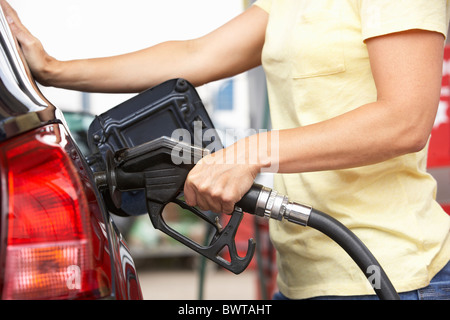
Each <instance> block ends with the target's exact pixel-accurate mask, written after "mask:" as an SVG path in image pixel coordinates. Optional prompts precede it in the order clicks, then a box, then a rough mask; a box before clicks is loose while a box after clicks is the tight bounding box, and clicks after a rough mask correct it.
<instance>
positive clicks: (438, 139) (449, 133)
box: [428, 46, 450, 214]
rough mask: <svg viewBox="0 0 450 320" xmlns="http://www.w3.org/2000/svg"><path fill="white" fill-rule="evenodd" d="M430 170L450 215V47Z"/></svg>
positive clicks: (442, 201)
mask: <svg viewBox="0 0 450 320" xmlns="http://www.w3.org/2000/svg"><path fill="white" fill-rule="evenodd" d="M428 169H429V171H430V173H431V174H432V175H435V177H436V178H437V179H436V180H437V182H438V199H437V200H438V201H439V203H440V204H441V205H442V207H443V208H444V210H445V211H446V212H447V213H449V214H450V181H449V179H450V46H447V47H446V48H445V51H444V64H443V68H442V87H441V99H440V101H439V109H438V113H437V115H436V121H435V123H434V127H433V130H432V132H431V139H430V146H429V151H428Z"/></svg>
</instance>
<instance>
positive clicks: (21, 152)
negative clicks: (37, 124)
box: [1, 125, 102, 299]
mask: <svg viewBox="0 0 450 320" xmlns="http://www.w3.org/2000/svg"><path fill="white" fill-rule="evenodd" d="M61 128H62V127H59V126H58V125H50V126H46V127H45V128H44V129H41V130H39V131H34V132H30V133H28V134H26V135H24V136H20V137H18V138H15V139H13V140H11V141H9V142H7V143H6V144H4V145H3V146H1V150H2V162H3V163H4V165H5V167H6V170H7V174H6V176H7V192H8V194H7V199H8V205H7V208H8V212H7V214H6V218H4V220H3V221H4V222H3V223H5V222H6V224H7V227H3V230H4V231H6V230H7V235H6V250H5V251H6V253H5V255H6V256H5V258H4V259H5V264H4V268H5V270H4V281H3V295H2V298H3V299H77V298H87V297H89V296H92V295H98V292H99V291H102V288H100V286H99V279H98V278H99V277H98V276H96V271H95V263H94V261H93V254H92V241H91V238H92V235H91V228H90V225H89V223H90V219H89V217H90V215H89V210H88V203H87V200H86V196H85V195H84V193H83V187H82V184H81V181H80V178H79V176H78V174H77V171H76V169H75V166H74V165H73V163H72V161H71V159H70V157H69V156H68V154H67V152H66V151H65V150H64V147H65V146H67V143H68V142H67V141H64V139H65V138H64V137H65V136H64V135H61V134H60V132H59V130H60V129H61ZM3 174H4V173H3ZM4 208H5V206H4Z"/></svg>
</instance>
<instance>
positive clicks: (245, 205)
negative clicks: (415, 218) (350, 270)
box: [237, 183, 400, 300]
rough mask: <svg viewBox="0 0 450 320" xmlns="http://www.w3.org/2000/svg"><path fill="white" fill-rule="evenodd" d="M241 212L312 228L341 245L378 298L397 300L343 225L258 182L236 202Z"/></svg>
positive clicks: (377, 267) (380, 271)
mask: <svg viewBox="0 0 450 320" xmlns="http://www.w3.org/2000/svg"><path fill="white" fill-rule="evenodd" d="M237 206H239V207H240V208H241V209H242V210H243V211H244V212H248V213H251V214H255V215H257V216H261V217H266V218H271V219H275V220H279V221H281V220H283V219H285V220H288V221H290V222H292V223H296V224H299V225H302V226H309V227H311V228H313V229H316V230H318V231H320V232H322V233H323V234H325V235H326V236H328V237H329V238H331V239H332V240H334V241H335V242H336V243H337V244H338V245H339V246H341V247H342V248H343V249H344V250H345V251H346V252H347V254H348V255H349V256H350V257H351V258H352V259H353V260H354V261H355V262H356V264H357V265H358V266H359V268H360V269H361V271H362V272H363V273H364V275H365V276H366V278H367V279H368V280H369V282H371V280H374V283H372V287H373V289H374V291H375V293H376V294H377V296H378V297H379V298H380V300H399V299H400V298H399V296H398V294H397V292H396V290H395V288H394V286H393V285H392V283H391V281H390V280H389V278H388V277H387V275H386V273H385V272H384V270H383V268H382V267H381V265H380V264H379V263H378V261H377V260H376V259H375V257H374V256H373V254H372V253H371V252H370V251H369V249H368V248H367V247H366V245H365V244H364V243H363V242H362V241H361V240H360V239H359V238H358V237H357V236H356V235H355V234H354V233H353V232H352V231H350V230H349V229H348V228H347V227H346V226H344V225H343V224H342V223H340V222H339V221H337V220H336V219H334V218H333V217H331V216H330V215H328V214H326V213H323V212H321V211H318V210H316V209H314V208H311V207H308V206H304V205H301V204H298V203H295V202H291V201H289V199H287V197H286V196H283V195H279V194H278V193H277V192H276V191H273V190H271V189H270V188H266V187H264V186H262V185H259V184H256V183H255V184H253V186H252V187H251V188H250V190H249V191H248V192H247V193H246V194H245V195H244V196H243V197H242V199H241V200H240V201H239V202H238V203H237Z"/></svg>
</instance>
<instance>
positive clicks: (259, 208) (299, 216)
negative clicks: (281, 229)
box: [236, 183, 312, 226]
mask: <svg viewBox="0 0 450 320" xmlns="http://www.w3.org/2000/svg"><path fill="white" fill-rule="evenodd" d="M236 206H238V207H239V208H241V209H242V210H243V211H245V212H248V213H251V214H255V215H257V216H259V217H264V218H270V219H275V220H278V221H281V220H283V219H286V220H288V221H290V222H293V223H296V224H299V225H302V226H307V225H308V220H309V216H310V215H311V211H312V207H310V206H306V205H303V204H299V203H296V202H292V201H289V199H288V197H287V196H285V195H281V194H279V193H278V192H277V191H275V190H272V189H270V188H268V187H265V186H262V185H259V184H256V183H255V184H253V186H252V187H251V188H250V190H249V191H248V192H247V193H246V194H245V195H244V196H243V197H242V199H241V200H240V201H239V202H238V203H237V204H236Z"/></svg>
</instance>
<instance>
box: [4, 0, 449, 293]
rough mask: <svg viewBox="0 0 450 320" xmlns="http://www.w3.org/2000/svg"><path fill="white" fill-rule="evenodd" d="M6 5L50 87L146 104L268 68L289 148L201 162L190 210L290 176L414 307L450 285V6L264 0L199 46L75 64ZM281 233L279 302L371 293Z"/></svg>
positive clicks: (325, 251)
mask: <svg viewBox="0 0 450 320" xmlns="http://www.w3.org/2000/svg"><path fill="white" fill-rule="evenodd" d="M1 4H2V7H3V8H4V10H5V12H6V15H7V16H8V21H9V23H10V26H11V29H12V31H13V32H14V34H15V35H16V37H17V38H18V41H19V42H20V44H21V46H22V48H23V51H24V54H25V57H26V59H27V61H28V63H29V65H30V68H31V70H32V72H33V74H34V76H35V77H36V79H37V80H38V81H39V82H41V83H42V84H44V85H49V86H57V87H63V88H68V89H75V90H82V91H98V92H138V91H141V90H143V89H146V88H148V87H151V86H153V85H155V84H157V83H160V82H162V81H164V80H167V79H169V78H176V77H182V78H185V79H187V80H189V81H190V82H192V83H193V84H194V85H201V84H204V83H207V82H210V81H213V80H217V79H221V78H225V77H229V76H232V75H235V74H238V73H241V72H243V71H246V70H249V69H251V68H253V67H255V66H258V65H260V64H262V65H263V67H264V70H265V72H266V75H267V83H268V91H269V101H270V107H271V118H272V124H273V127H274V128H275V129H277V136H276V137H277V138H276V139H273V137H272V133H267V134H260V135H255V136H251V137H248V138H246V139H245V140H244V141H241V143H240V144H239V143H238V144H235V145H232V146H230V147H228V148H226V149H224V150H221V151H218V152H216V153H214V154H212V155H210V156H208V157H205V158H203V159H202V160H201V161H200V162H199V163H198V164H197V165H196V166H195V167H194V169H193V170H192V171H191V173H190V174H189V176H188V178H187V180H186V183H185V190H184V191H185V197H186V201H187V202H188V204H189V205H198V206H199V207H200V208H202V209H209V210H212V211H215V212H223V213H229V212H231V211H232V210H233V207H234V204H235V203H236V202H237V201H238V200H239V199H240V198H241V197H242V195H243V194H244V193H245V192H246V191H247V190H248V189H249V187H250V186H251V184H252V183H253V180H254V178H255V177H256V175H257V174H258V172H260V171H261V170H262V169H264V168H278V173H282V175H277V176H276V178H275V189H277V190H278V191H279V192H281V193H284V194H287V195H288V196H289V198H290V199H293V200H298V201H301V202H303V203H310V204H311V205H313V206H314V207H315V208H317V209H319V210H322V211H324V212H327V213H330V214H332V215H333V216H334V217H336V218H337V219H338V220H340V221H341V222H342V223H344V224H345V225H346V226H347V227H348V228H350V229H351V230H352V231H353V232H355V233H356V235H357V236H358V237H359V238H360V239H361V240H362V241H363V242H365V243H366V245H367V246H368V248H369V249H370V250H371V251H372V253H373V254H374V255H375V256H376V257H377V259H378V260H379V261H380V263H381V265H382V266H383V268H384V269H385V271H386V273H387V274H388V276H389V277H390V279H391V281H392V282H393V284H394V286H395V287H396V289H397V290H398V291H399V292H408V295H406V297H407V298H411V299H417V298H419V296H420V295H424V292H427V291H426V290H428V288H430V287H429V284H430V279H432V278H434V280H433V281H434V282H440V281H441V280H440V279H441V278H442V276H443V275H445V274H446V275H447V277H448V274H449V268H450V267H449V266H447V267H445V266H446V265H447V264H448V261H449V257H450V240H449V236H448V235H449V228H450V218H449V216H448V215H446V214H445V212H444V211H443V210H442V209H441V208H440V207H439V205H438V204H437V203H436V202H435V200H434V194H435V188H436V183H435V181H434V180H433V179H432V178H431V177H430V176H429V175H428V174H427V173H426V171H425V169H426V154H427V142H428V139H429V136H430V132H431V129H432V126H433V122H434V118H435V115H436V111H437V107H438V102H439V96H440V84H441V72H442V58H443V47H444V41H445V37H446V32H447V28H448V17H449V12H450V10H449V3H448V2H447V1H446V0H433V1H432V2H430V1H429V0H414V1H407V2H406V1H389V0H379V1H373V0H372V1H368V0H355V1H350V0H348V1H333V0H331V1H313V0H310V1H298V0H287V1H277V0H259V1H257V2H256V4H255V5H253V6H251V7H250V8H249V9H247V10H246V11H245V12H243V13H242V14H241V15H240V16H238V17H236V18H235V19H233V20H231V21H230V22H228V23H227V24H225V25H224V26H222V27H220V28H218V29H217V30H215V31H213V32H211V33H209V34H207V35H205V36H203V37H200V38H198V39H193V40H189V41H169V42H165V43H161V44H159V45H156V46H154V47H151V48H147V49H144V50H141V51H138V52H133V53H129V54H125V55H121V56H115V57H107V58H98V59H85V60H77V61H66V62H63V61H58V60H57V59H55V58H53V57H51V56H49V55H48V54H47V53H46V52H45V51H44V49H43V47H42V45H41V43H40V42H39V41H38V40H37V39H36V38H34V37H33V36H32V35H31V33H30V32H29V31H28V30H27V29H26V28H25V27H24V26H23V25H22V24H21V22H20V20H19V18H18V17H17V14H16V13H15V12H14V11H13V10H12V8H11V7H10V6H9V5H8V4H7V3H6V1H3V0H1ZM186 61H189V63H186ZM143 66H145V68H143ZM258 140H264V141H266V142H267V143H263V144H259V143H258ZM275 142H276V146H273V145H271V143H275ZM239 145H241V146H242V145H243V146H253V148H249V147H247V148H238V146H239ZM256 146H259V147H258V148H257V147H256ZM262 146H266V147H262ZM274 147H275V148H276V149H274ZM248 150H256V154H257V156H256V157H255V156H254V155H253V154H250V153H249V151H248ZM271 150H277V152H275V153H271V152H270V151H271ZM229 154H232V155H233V159H234V161H229V159H230V158H231V157H230V156H229ZM227 155H228V156H227ZM225 186H226V187H225ZM270 227H271V238H272V240H273V242H274V245H275V247H276V249H277V254H278V270H279V276H278V286H279V289H280V291H281V293H282V294H280V295H279V296H281V297H289V298H292V299H303V298H311V297H329V296H339V298H344V297H345V296H358V297H356V298H363V297H361V296H364V295H372V294H373V289H372V288H371V287H370V285H369V284H368V282H367V279H365V277H364V276H363V275H362V274H361V272H360V271H359V270H358V268H357V266H355V264H354V263H353V261H351V260H350V258H348V257H347V255H346V254H345V253H344V252H343V251H342V250H340V248H338V247H337V246H336V245H335V244H334V243H333V242H332V241H331V240H329V239H327V238H326V237H325V236H323V235H321V234H320V233H319V232H317V231H315V230H310V229H308V228H306V229H305V228H302V227H297V226H294V225H292V224H289V223H278V222H271V226H270ZM438 273H439V274H438ZM436 274H438V276H436ZM449 283H450V280H449V279H448V278H447V280H446V283H444V285H448V284H449ZM427 286H428V288H427ZM431 286H435V284H431ZM424 288H425V289H424ZM433 290H435V287H433ZM443 291H445V290H443ZM448 294H449V293H448V290H447V296H441V297H440V298H450V297H449V296H448Z"/></svg>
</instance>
